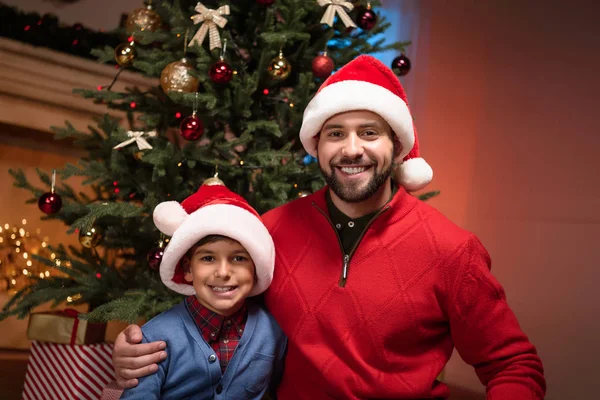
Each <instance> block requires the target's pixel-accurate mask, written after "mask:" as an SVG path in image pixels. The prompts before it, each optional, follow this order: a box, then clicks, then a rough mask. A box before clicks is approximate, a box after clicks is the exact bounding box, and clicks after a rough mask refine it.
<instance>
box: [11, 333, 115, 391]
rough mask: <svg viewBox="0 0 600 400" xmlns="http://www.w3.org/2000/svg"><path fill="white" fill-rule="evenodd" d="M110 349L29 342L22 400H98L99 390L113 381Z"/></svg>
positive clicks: (109, 345) (110, 347)
mask: <svg viewBox="0 0 600 400" xmlns="http://www.w3.org/2000/svg"><path fill="white" fill-rule="evenodd" d="M112 347H113V345H112V344H109V343H98V344H86V345H69V344H57V343H47V342H38V341H35V340H34V341H32V343H31V352H30V355H29V363H28V364H27V375H26V376H25V386H24V388H23V399H24V400H38V399H39V400H54V399H56V400H80V399H85V400H97V399H100V398H101V396H102V388H104V387H105V386H106V385H107V384H108V383H109V382H111V381H114V380H115V374H114V372H113V367H112Z"/></svg>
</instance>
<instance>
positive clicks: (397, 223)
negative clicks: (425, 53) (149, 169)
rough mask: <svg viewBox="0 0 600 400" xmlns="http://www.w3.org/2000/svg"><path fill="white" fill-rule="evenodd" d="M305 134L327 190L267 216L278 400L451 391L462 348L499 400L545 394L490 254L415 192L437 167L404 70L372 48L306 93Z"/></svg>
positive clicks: (129, 359)
mask: <svg viewBox="0 0 600 400" xmlns="http://www.w3.org/2000/svg"><path fill="white" fill-rule="evenodd" d="M300 139H301V141H302V143H303V145H304V148H305V149H306V150H307V152H308V153H310V154H312V155H314V156H317V158H318V162H319V166H320V168H321V170H322V172H323V175H324V177H325V180H326V182H327V185H328V186H327V187H326V188H324V189H322V190H320V191H318V192H316V193H314V194H312V195H310V196H307V197H304V198H301V199H298V200H296V201H293V202H291V203H288V204H286V205H283V206H281V207H278V208H276V209H274V210H272V211H270V212H268V213H266V214H265V215H264V217H263V218H264V222H265V225H266V226H267V228H268V229H269V231H270V233H271V235H272V237H273V240H274V243H275V248H276V249H277V254H276V266H275V272H274V278H273V282H272V284H271V286H270V288H269V290H268V291H267V292H266V295H265V301H266V305H267V308H268V309H269V311H271V313H272V314H273V315H274V317H275V319H276V320H277V321H278V322H279V324H280V326H281V328H282V329H283V331H284V332H285V334H286V335H287V336H288V350H287V357H286V363H285V371H284V376H283V379H282V382H281V385H280V388H279V391H278V394H279V397H280V398H281V399H284V400H288V399H311V400H312V399H327V398H331V399H333V398H336V399H373V398H389V399H399V398H403V399H423V398H438V399H439V398H447V397H448V396H449V392H448V388H447V386H446V385H444V384H443V383H441V382H439V381H438V380H437V379H436V377H437V376H438V374H439V373H440V371H441V370H442V369H443V367H444V365H445V364H446V362H447V361H448V359H449V358H450V356H451V354H452V350H453V347H454V346H456V348H457V349H458V351H459V353H460V355H461V356H462V358H463V359H464V360H465V361H466V362H467V363H469V364H471V365H473V366H474V367H475V369H476V372H477V374H478V376H479V378H480V380H481V382H482V383H483V384H484V385H486V387H487V396H488V399H494V400H496V399H511V400H521V399H523V400H525V399H528V400H531V399H542V398H543V397H544V394H545V380H544V376H543V368H542V364H541V360H540V359H539V357H538V356H537V354H536V350H535V347H534V346H533V345H532V344H531V343H530V342H529V341H528V339H527V337H526V336H525V334H524V333H523V332H522V331H521V329H520V328H519V325H518V322H517V320H516V318H515V316H514V314H513V312H512V311H511V310H510V308H509V306H508V304H507V303H506V299H505V295H504V291H503V289H502V287H501V286H500V284H499V283H498V282H497V281H496V279H494V277H493V276H492V275H491V273H490V271H489V269H490V258H489V255H488V253H487V252H486V250H485V249H484V248H483V246H482V245H481V243H480V242H479V240H478V239H477V238H476V237H475V236H474V235H472V234H471V233H469V232H466V231H464V230H462V229H461V228H459V227H457V226H456V225H454V224H453V223H451V222H450V221H448V220H447V219H446V218H445V217H443V216H442V215H441V214H440V213H439V212H437V211H436V210H434V209H433V208H431V207H430V206H428V205H426V204H425V203H423V202H421V201H419V200H418V199H416V198H415V197H413V196H411V195H410V194H408V193H407V190H411V191H412V190H418V189H420V188H423V187H425V185H427V183H429V181H430V180H431V178H432V171H431V168H430V167H429V165H427V163H426V162H425V161H424V160H423V159H422V158H420V157H419V148H418V142H417V135H416V131H415V129H414V127H413V123H412V118H411V114H410V111H409V108H408V104H407V101H406V95H405V94H404V90H403V89H402V87H401V85H400V82H399V81H398V79H397V78H396V76H395V75H394V74H393V73H392V72H391V71H390V70H389V69H388V68H387V67H385V66H384V65H383V64H381V63H380V62H379V61H377V60H376V59H374V58H372V57H369V56H360V57H358V58H356V59H355V60H353V61H352V62H350V63H348V64H347V65H346V66H344V67H343V68H342V69H340V70H339V71H338V72H337V73H335V74H334V75H332V76H331V77H330V78H329V79H327V80H326V81H325V83H324V84H323V85H322V86H321V88H320V89H319V91H318V92H317V94H316V95H315V97H314V98H313V99H312V100H311V102H310V103H309V105H308V107H307V108H306V110H305V112H304V119H303V123H302V128H301V131H300ZM392 175H394V178H395V181H396V182H397V184H398V185H399V186H397V187H396V186H394V185H393V183H392V179H391V177H392ZM140 336H141V335H140V334H139V328H138V327H136V326H130V327H128V328H127V330H126V331H125V332H124V333H121V334H120V335H119V337H118V338H117V342H116V343H115V350H114V355H113V358H114V364H115V368H116V372H117V376H118V377H119V383H120V384H121V385H122V386H129V385H135V384H136V380H135V378H138V377H140V376H143V375H145V374H148V373H150V372H152V371H153V370H155V365H153V363H156V362H158V361H160V360H161V357H164V354H163V353H164V352H161V351H160V349H161V347H160V346H161V345H162V343H158V342H157V343H153V344H152V343H151V344H145V345H134V344H132V343H138V342H139V341H140V340H141V337H140ZM162 348H164V347H162ZM166 351H168V349H167V350H166Z"/></svg>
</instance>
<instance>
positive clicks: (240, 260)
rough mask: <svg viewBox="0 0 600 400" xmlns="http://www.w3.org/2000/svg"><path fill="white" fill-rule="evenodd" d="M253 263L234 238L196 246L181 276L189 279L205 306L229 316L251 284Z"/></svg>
mask: <svg viewBox="0 0 600 400" xmlns="http://www.w3.org/2000/svg"><path fill="white" fill-rule="evenodd" d="M254 276H255V274H254V263H253V262H252V259H251V258H250V254H248V252H247V251H246V249H244V247H243V246H242V245H241V244H240V243H238V242H237V241H235V240H225V239H224V240H219V241H216V242H212V243H207V244H204V245H202V246H199V247H198V248H196V249H195V251H194V252H193V253H192V255H191V259H190V270H189V272H186V273H185V275H184V278H185V280H186V281H187V282H192V284H193V285H194V289H195V290H196V298H197V299H198V301H199V302H200V304H202V305H203V306H204V307H206V308H208V309H210V310H212V311H214V312H216V313H218V314H221V315H226V316H229V315H231V314H233V313H235V312H236V311H237V310H239V309H240V307H241V306H242V304H243V303H244V300H246V297H248V294H249V293H250V291H252V288H253V287H254Z"/></svg>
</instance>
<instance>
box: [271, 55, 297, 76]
mask: <svg viewBox="0 0 600 400" xmlns="http://www.w3.org/2000/svg"><path fill="white" fill-rule="evenodd" d="M267 72H268V73H269V76H270V77H271V78H272V79H274V80H276V81H283V80H284V79H286V78H287V77H288V76H290V72H292V65H291V64H290V62H289V61H288V60H286V58H285V57H284V56H283V52H282V51H279V55H278V56H277V57H275V58H274V59H272V60H271V62H270V63H269V67H268V68H267Z"/></svg>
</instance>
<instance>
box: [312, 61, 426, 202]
mask: <svg viewBox="0 0 600 400" xmlns="http://www.w3.org/2000/svg"><path fill="white" fill-rule="evenodd" d="M358 110H367V111H372V112H374V113H376V114H378V115H379V116H381V117H382V118H383V119H385V120H386V122H387V123H388V124H389V125H390V126H391V128H392V130H393V131H394V133H395V134H396V136H398V139H399V141H400V143H401V144H402V152H401V153H400V155H399V156H398V158H397V159H396V163H397V164H400V165H399V168H398V169H396V171H395V173H394V179H395V180H396V182H397V183H398V184H399V185H402V186H404V188H406V189H407V190H410V191H413V190H419V189H421V188H423V187H425V186H426V185H427V184H428V183H429V182H431V179H432V178H433V171H432V169H431V167H430V166H429V164H427V162H426V161H425V160H424V159H423V158H421V157H420V155H419V142H418V139H417V131H416V130H415V127H414V125H413V119H412V116H411V114H410V110H409V108H408V101H407V99H406V94H405V93H404V89H402V85H401V84H400V81H399V80H398V78H397V77H396V75H394V73H393V72H392V71H391V70H390V69H389V68H388V67H386V66H385V65H383V64H382V63H381V62H380V61H379V60H377V59H375V58H373V57H371V56H366V55H361V56H358V57H357V58H355V59H354V60H353V61H351V62H349V63H348V64H346V65H345V66H344V67H342V68H341V69H340V70H339V71H337V72H336V73H335V74H333V75H331V76H330V77H329V78H327V80H326V81H325V82H323V84H322V85H321V87H320V88H319V90H318V91H317V94H315V96H314V97H313V99H312V100H311V101H310V103H308V106H307V107H306V109H305V110H304V117H303V120H302V127H301V128H300V140H301V141H302V145H303V146H304V149H305V150H306V151H307V152H308V153H309V154H310V155H312V156H314V157H316V156H317V135H318V133H319V132H320V131H321V128H322V127H323V124H324V123H325V121H327V120H328V119H329V118H331V117H333V116H334V115H336V114H340V113H343V112H346V111H358Z"/></svg>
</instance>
